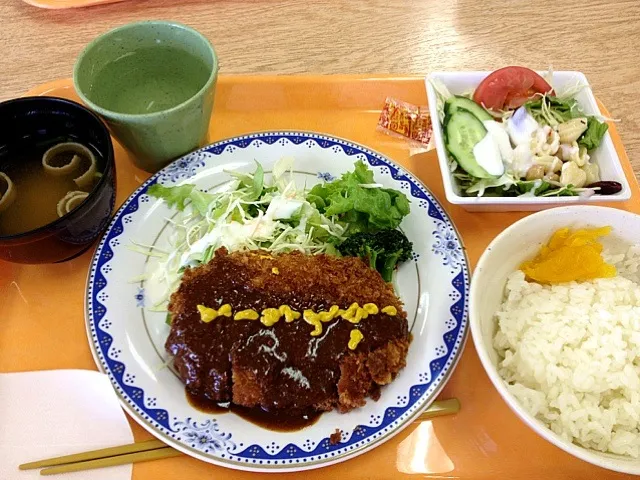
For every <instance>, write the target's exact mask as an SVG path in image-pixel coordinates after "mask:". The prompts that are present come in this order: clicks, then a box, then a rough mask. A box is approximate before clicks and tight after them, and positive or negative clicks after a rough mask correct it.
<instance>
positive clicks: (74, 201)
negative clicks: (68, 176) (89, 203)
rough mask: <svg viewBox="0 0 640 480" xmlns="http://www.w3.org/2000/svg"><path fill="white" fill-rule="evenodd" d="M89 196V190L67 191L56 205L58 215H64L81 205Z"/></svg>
mask: <svg viewBox="0 0 640 480" xmlns="http://www.w3.org/2000/svg"><path fill="white" fill-rule="evenodd" d="M88 196H89V194H88V193H87V192H81V191H72V192H67V194H66V195H65V196H64V197H62V198H61V199H60V201H58V205H57V206H56V210H57V212H58V216H59V217H63V216H64V215H66V214H67V213H69V212H70V211H71V210H73V209H74V208H76V207H77V206H78V205H80V204H81V203H82V202H84V200H85V198H87V197H88Z"/></svg>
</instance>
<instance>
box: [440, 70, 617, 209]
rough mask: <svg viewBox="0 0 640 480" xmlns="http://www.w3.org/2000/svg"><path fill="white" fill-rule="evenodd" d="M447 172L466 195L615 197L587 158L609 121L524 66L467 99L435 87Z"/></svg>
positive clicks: (490, 80) (499, 73)
mask: <svg viewBox="0 0 640 480" xmlns="http://www.w3.org/2000/svg"><path fill="white" fill-rule="evenodd" d="M434 88H435V90H436V92H437V95H438V113H439V115H440V122H441V123H442V129H443V136H444V143H445V146H446V149H447V153H448V154H449V160H450V167H451V171H452V172H453V177H454V178H455V179H456V181H457V183H458V185H459V186H460V189H461V190H462V192H463V193H464V194H465V195H467V196H483V195H484V196H543V197H545V196H574V195H584V196H589V195H592V194H594V193H600V194H613V193H618V192H619V191H620V190H621V189H622V185H620V184H619V183H617V182H607V181H602V179H601V178H600V172H599V168H598V165H597V164H595V163H594V162H592V161H591V156H590V153H591V152H592V151H593V150H595V149H596V148H598V146H599V145H600V142H601V141H602V138H603V136H604V134H605V133H606V131H607V128H608V126H607V124H606V123H604V122H603V121H601V119H600V118H598V117H597V116H593V115H586V114H584V112H583V111H582V110H581V108H580V106H579V105H578V102H577V100H576V99H575V98H574V96H575V95H576V94H577V93H578V92H579V90H580V89H581V88H584V87H579V88H575V89H573V91H569V92H564V93H559V92H556V91H554V89H553V87H552V86H551V85H550V84H549V83H548V82H547V80H545V79H544V78H543V77H541V76H540V75H538V74H537V73H536V72H534V71H533V70H530V69H528V68H524V67H506V68H502V69H500V70H496V71H495V72H493V73H491V74H490V75H489V76H487V77H486V78H485V79H484V80H483V81H482V82H481V83H480V85H478V87H477V88H476V89H475V91H474V92H472V93H470V94H469V95H452V94H451V93H449V92H448V90H447V88H446V87H445V86H444V85H442V84H439V83H438V84H435V83H434Z"/></svg>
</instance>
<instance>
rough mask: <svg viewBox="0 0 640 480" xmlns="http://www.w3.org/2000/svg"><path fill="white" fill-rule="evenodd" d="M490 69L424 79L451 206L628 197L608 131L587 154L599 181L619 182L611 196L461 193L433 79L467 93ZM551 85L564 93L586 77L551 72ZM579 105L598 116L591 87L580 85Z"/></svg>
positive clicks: (532, 207)
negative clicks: (598, 171)
mask: <svg viewBox="0 0 640 480" xmlns="http://www.w3.org/2000/svg"><path fill="white" fill-rule="evenodd" d="M490 73H491V72H433V73H431V74H429V75H428V76H427V78H426V87H427V98H428V101H429V113H430V115H431V118H432V119H434V120H433V137H434V140H435V145H436V151H437V152H438V160H439V164H440V171H441V174H442V181H443V183H444V190H445V194H446V197H447V201H449V202H450V203H452V204H454V205H460V206H461V207H462V208H464V209H465V210H469V211H489V212H505V211H538V210H543V209H546V208H551V207H558V206H566V205H571V204H577V203H578V204H593V203H602V202H607V203H608V202H621V201H625V200H628V199H629V198H631V188H630V187H629V182H628V181H627V178H626V177H625V174H624V171H623V169H622V165H621V163H620V157H619V156H618V153H617V152H616V149H615V147H614V145H613V141H612V140H611V135H610V134H609V131H607V132H606V133H605V135H604V137H603V139H602V142H601V143H600V145H599V146H598V148H596V149H595V150H593V151H592V152H590V153H589V155H590V156H591V161H592V162H594V163H595V164H597V165H598V167H599V168H600V177H601V179H602V180H610V181H616V182H619V183H620V184H621V185H622V190H621V191H620V192H618V193H616V194H614V195H607V196H602V195H597V194H596V195H593V196H591V197H582V196H567V197H534V196H523V197H471V196H463V194H462V192H461V191H460V188H459V187H458V185H457V183H456V180H455V179H454V177H453V175H452V173H451V171H450V168H449V155H448V153H447V150H446V147H445V144H444V137H443V130H442V125H441V123H440V121H439V116H438V95H437V93H436V89H435V88H434V85H433V81H436V82H441V83H442V84H444V86H445V87H447V89H448V90H449V92H450V93H452V94H454V95H461V94H468V93H471V92H473V91H474V90H475V88H476V87H477V86H478V85H479V84H480V82H481V81H482V80H483V79H484V78H485V77H486V76H487V75H489V74H490ZM538 73H539V74H540V75H545V77H546V78H547V80H549V78H548V77H547V76H546V73H545V72H538ZM550 83H551V86H552V87H553V88H554V90H555V91H556V92H563V91H566V90H568V89H572V90H573V89H576V87H578V86H581V85H585V86H588V85H589V82H588V81H587V78H586V77H585V76H584V74H583V73H581V72H570V71H559V72H553V74H552V79H551V82H550ZM574 98H575V99H576V100H577V102H578V105H579V106H580V107H581V109H582V110H583V111H584V113H585V114H586V115H601V112H600V109H599V108H598V103H597V102H596V99H595V97H594V95H593V92H592V91H591V89H590V88H583V89H581V90H579V92H578V93H577V94H576V95H575V96H574Z"/></svg>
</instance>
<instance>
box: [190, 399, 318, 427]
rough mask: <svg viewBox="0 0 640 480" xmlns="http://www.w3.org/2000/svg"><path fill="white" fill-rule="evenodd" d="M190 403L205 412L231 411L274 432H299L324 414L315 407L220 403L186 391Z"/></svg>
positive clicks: (219, 412) (220, 412) (221, 412)
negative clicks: (290, 408) (278, 408)
mask: <svg viewBox="0 0 640 480" xmlns="http://www.w3.org/2000/svg"><path fill="white" fill-rule="evenodd" d="M186 394H187V400H188V401H189V404H190V405H191V406H192V407H193V408H195V409H196V410H199V411H201V412H203V413H213V414H224V413H228V412H231V413H233V414H235V415H238V416H239V417H241V418H243V419H244V420H247V421H248V422H251V423H253V424H254V425H257V426H259V427H262V428H264V429H266V430H271V431H273V432H297V431H300V430H302V429H303V428H306V427H309V426H311V425H313V424H314V423H316V422H317V421H318V419H319V418H320V415H322V412H318V411H316V410H313V409H305V410H299V411H273V412H268V411H267V410H264V409H262V408H260V407H254V408H248V407H241V406H240V405H235V404H233V403H226V404H224V405H220V404H219V403H216V402H212V401H211V400H207V399H206V398H204V397H202V396H199V395H194V394H192V393H190V392H189V391H188V390H187V391H186Z"/></svg>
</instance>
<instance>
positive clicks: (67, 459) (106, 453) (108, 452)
mask: <svg viewBox="0 0 640 480" xmlns="http://www.w3.org/2000/svg"><path fill="white" fill-rule="evenodd" d="M165 447H167V444H166V443H164V442H161V441H160V440H155V439H154V440H148V441H146V442H138V443H130V444H128V445H120V446H119V447H109V448H101V449H99V450H91V451H88V452H82V453H74V454H73V455H64V456H62V457H55V458H48V459H46V460H38V461H37V462H30V463H24V464H22V465H20V466H19V467H18V468H19V469H20V470H31V469H33V468H42V467H53V466H55V465H64V464H66V463H74V462H84V461H87V460H96V459H98V458H105V457H113V456H116V455H124V454H127V453H136V452H145V451H147V450H154V449H156V448H165Z"/></svg>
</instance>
